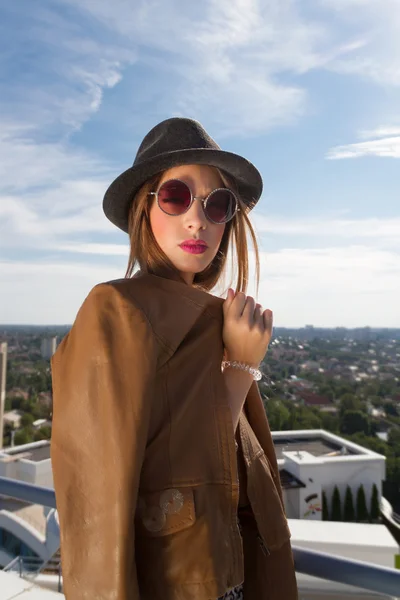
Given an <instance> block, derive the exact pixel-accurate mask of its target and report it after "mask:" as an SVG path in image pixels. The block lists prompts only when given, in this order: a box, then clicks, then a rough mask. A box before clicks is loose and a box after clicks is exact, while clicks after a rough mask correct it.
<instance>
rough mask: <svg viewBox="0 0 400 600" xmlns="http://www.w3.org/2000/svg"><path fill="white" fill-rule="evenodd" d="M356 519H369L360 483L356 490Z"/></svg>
mask: <svg viewBox="0 0 400 600" xmlns="http://www.w3.org/2000/svg"><path fill="white" fill-rule="evenodd" d="M357 521H358V522H359V523H368V521H369V514H368V509H367V502H366V500H365V490H364V486H363V485H362V484H361V485H360V487H359V488H358V491H357Z"/></svg>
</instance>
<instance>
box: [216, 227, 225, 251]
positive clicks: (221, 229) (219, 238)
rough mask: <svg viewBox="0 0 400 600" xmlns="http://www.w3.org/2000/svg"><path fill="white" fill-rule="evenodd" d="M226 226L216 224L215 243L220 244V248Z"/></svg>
mask: <svg viewBox="0 0 400 600" xmlns="http://www.w3.org/2000/svg"><path fill="white" fill-rule="evenodd" d="M225 227H226V225H216V226H215V232H214V240H215V245H216V246H218V248H219V245H220V243H221V241H222V238H223V236H224V231H225Z"/></svg>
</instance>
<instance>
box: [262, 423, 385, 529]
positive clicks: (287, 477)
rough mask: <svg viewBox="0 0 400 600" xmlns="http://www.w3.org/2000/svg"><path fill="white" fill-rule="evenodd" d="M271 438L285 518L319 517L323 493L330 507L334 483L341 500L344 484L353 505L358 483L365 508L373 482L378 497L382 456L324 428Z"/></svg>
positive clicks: (343, 495) (292, 432)
mask: <svg viewBox="0 0 400 600" xmlns="http://www.w3.org/2000/svg"><path fill="white" fill-rule="evenodd" d="M272 437H273V439H274V445H275V450H276V454H277V458H278V465H279V469H280V471H281V479H282V485H283V488H284V492H283V493H284V502H285V507H286V512H287V515H288V518H290V519H311V520H321V519H322V492H325V494H326V498H327V503H328V507H329V510H330V509H331V499H332V494H333V490H334V488H335V486H337V487H338V489H339V493H340V496H341V499H342V503H343V501H344V498H345V493H346V488H347V486H349V487H350V489H351V490H352V493H353V499H354V504H355V500H356V496H357V491H358V488H359V486H360V485H363V486H364V491H365V497H366V501H367V507H369V506H370V499H371V494H372V487H373V485H374V484H375V485H376V487H377V489H378V496H379V500H380V498H381V496H382V481H383V480H384V479H385V473H386V469H385V461H386V458H385V456H382V455H381V454H377V453H376V452H372V451H371V450H368V449H367V448H363V447H362V446H359V445H358V444H354V443H353V442H350V441H348V440H345V439H344V438H341V437H339V436H337V435H334V434H332V433H328V432H327V431H324V430H317V429H311V430H302V431H275V432H273V433H272ZM282 471H283V475H284V477H282Z"/></svg>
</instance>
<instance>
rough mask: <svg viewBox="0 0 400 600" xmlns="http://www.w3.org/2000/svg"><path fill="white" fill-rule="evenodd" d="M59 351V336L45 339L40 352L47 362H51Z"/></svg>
mask: <svg viewBox="0 0 400 600" xmlns="http://www.w3.org/2000/svg"><path fill="white" fill-rule="evenodd" d="M56 349H57V336H55V337H51V338H43V339H42V343H41V345H40V352H41V354H42V357H43V358H44V359H45V360H50V359H51V357H52V356H53V354H54V352H55V351H56Z"/></svg>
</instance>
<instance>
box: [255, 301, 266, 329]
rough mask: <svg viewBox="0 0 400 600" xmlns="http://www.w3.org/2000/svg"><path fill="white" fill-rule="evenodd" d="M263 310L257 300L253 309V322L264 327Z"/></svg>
mask: <svg viewBox="0 0 400 600" xmlns="http://www.w3.org/2000/svg"><path fill="white" fill-rule="evenodd" d="M263 312H264V311H263V308H262V306H261V304H259V303H258V302H257V304H256V307H255V309H254V323H257V325H261V326H262V328H264V321H263Z"/></svg>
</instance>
